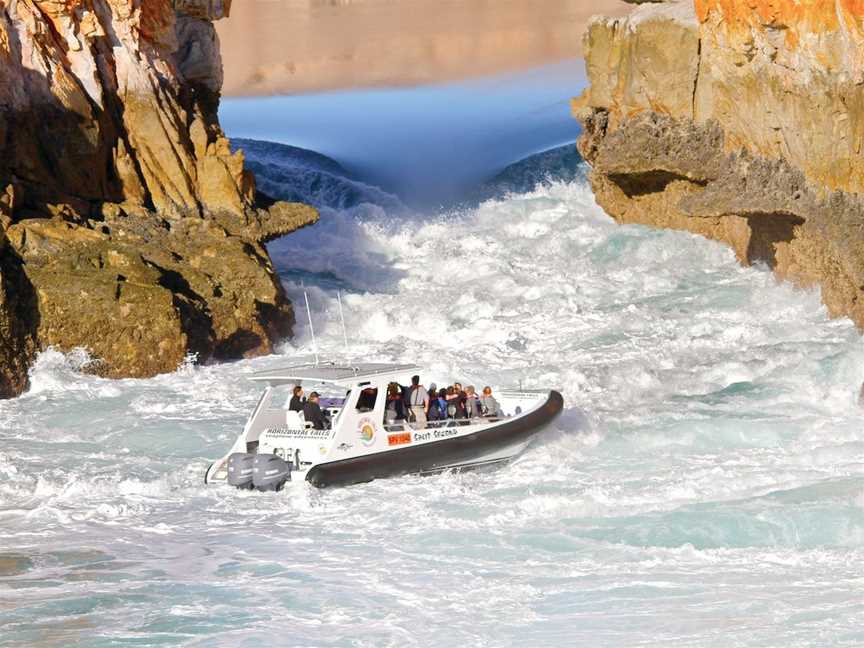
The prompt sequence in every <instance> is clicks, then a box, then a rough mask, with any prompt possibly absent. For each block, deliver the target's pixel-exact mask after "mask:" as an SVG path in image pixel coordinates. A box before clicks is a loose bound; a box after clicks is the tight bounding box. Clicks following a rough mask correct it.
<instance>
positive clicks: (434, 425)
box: [384, 416, 504, 432]
mask: <svg viewBox="0 0 864 648" xmlns="http://www.w3.org/2000/svg"><path fill="white" fill-rule="evenodd" d="M503 420H504V419H502V418H501V417H498V416H482V417H477V418H470V419H447V420H446V421H427V422H426V425H425V426H424V427H423V428H422V429H424V430H435V429H443V428H453V427H467V426H471V425H485V424H486V423H499V422H501V421H503ZM418 429H420V428H416V427H414V426H413V425H411V424H410V423H408V422H407V421H398V422H395V423H389V424H385V425H384V430H385V431H386V432H409V431H412V430H418Z"/></svg>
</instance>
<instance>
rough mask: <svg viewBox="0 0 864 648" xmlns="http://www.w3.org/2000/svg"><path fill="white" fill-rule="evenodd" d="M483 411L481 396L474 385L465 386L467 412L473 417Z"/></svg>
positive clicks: (470, 417) (469, 416)
mask: <svg viewBox="0 0 864 648" xmlns="http://www.w3.org/2000/svg"><path fill="white" fill-rule="evenodd" d="M481 413H482V410H481V408H480V397H479V396H478V395H477V392H476V391H475V390H474V385H468V386H467V387H466V388H465V414H466V415H467V416H468V418H469V419H472V418H477V417H479V416H480V415H481Z"/></svg>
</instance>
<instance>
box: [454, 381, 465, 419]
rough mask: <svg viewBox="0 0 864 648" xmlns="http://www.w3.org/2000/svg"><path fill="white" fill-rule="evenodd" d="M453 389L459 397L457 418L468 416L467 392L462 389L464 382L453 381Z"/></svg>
mask: <svg viewBox="0 0 864 648" xmlns="http://www.w3.org/2000/svg"><path fill="white" fill-rule="evenodd" d="M453 390H454V391H455V392H456V396H457V397H458V398H457V400H456V418H459V419H464V418H468V410H467V409H466V408H465V400H466V398H465V392H464V390H463V389H462V383H458V382H457V383H453Z"/></svg>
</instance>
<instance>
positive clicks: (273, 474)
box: [252, 454, 291, 491]
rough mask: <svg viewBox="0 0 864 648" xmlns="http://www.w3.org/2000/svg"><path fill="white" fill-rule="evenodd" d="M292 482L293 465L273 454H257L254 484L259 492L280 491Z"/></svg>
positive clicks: (254, 462) (253, 470)
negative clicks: (286, 483)
mask: <svg viewBox="0 0 864 648" xmlns="http://www.w3.org/2000/svg"><path fill="white" fill-rule="evenodd" d="M290 480H291V464H290V463H288V462H287V461H285V460H284V459H282V458H280V457H277V456H276V455H272V454H256V455H255V459H254V461H253V463H252V483H253V484H254V486H255V488H257V489H258V490H259V491H279V490H282V487H283V486H284V485H285V482H287V481H290Z"/></svg>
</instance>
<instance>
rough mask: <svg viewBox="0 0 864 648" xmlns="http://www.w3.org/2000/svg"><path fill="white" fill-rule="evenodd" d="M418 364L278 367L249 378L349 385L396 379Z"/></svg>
mask: <svg viewBox="0 0 864 648" xmlns="http://www.w3.org/2000/svg"><path fill="white" fill-rule="evenodd" d="M420 369H421V367H419V366H417V365H412V364H384V363H374V362H365V363H362V364H357V365H337V364H333V363H320V364H305V365H297V366H295V367H285V368H282V369H271V370H268V371H259V372H256V373H254V374H252V375H251V376H250V377H249V378H250V379H251V380H255V381H258V382H266V383H269V384H270V385H272V386H276V385H284V384H288V383H292V384H296V383H301V382H306V383H310V382H311V383H332V384H334V385H341V386H344V387H351V386H353V385H357V384H358V383H362V382H366V381H372V380H374V381H375V382H378V383H381V382H399V381H400V380H405V382H407V379H408V378H410V376H412V375H413V374H418V373H420Z"/></svg>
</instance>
